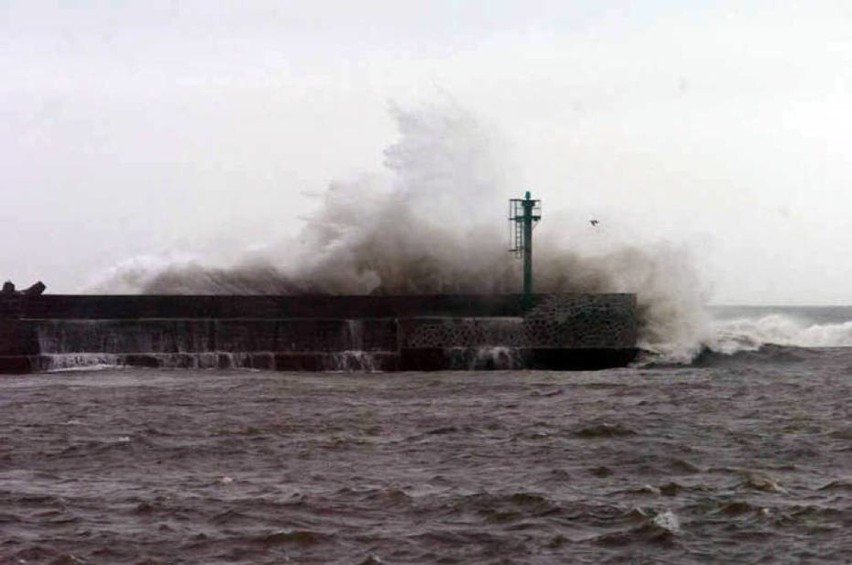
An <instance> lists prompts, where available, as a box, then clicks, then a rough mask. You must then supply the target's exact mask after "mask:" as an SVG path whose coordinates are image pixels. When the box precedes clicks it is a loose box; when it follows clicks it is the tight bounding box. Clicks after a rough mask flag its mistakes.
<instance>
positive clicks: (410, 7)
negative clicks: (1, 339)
mask: <svg viewBox="0 0 852 565" xmlns="http://www.w3.org/2000/svg"><path fill="white" fill-rule="evenodd" d="M0 34H2V35H0V37H2V40H0V73H2V80H0V101H2V105H0V108H2V120H0V128H2V129H0V133H2V135H0V155H2V159H3V161H2V163H3V166H2V169H0V171H2V172H0V175H2V176H0V186H2V194H3V196H4V198H3V204H2V206H0V238H2V241H3V242H4V245H3V246H2V248H0V265H2V266H3V273H2V274H1V275H2V276H4V277H8V278H11V279H13V280H14V281H16V282H17V283H18V284H19V285H26V284H30V283H31V282H33V281H34V280H36V279H42V280H44V281H45V282H46V283H47V284H48V287H49V289H50V290H51V291H53V292H63V291H64V292H73V291H76V290H79V289H80V288H81V287H82V286H83V285H85V284H86V283H87V282H88V281H90V280H91V278H92V276H93V274H94V273H97V272H99V271H102V270H103V269H106V268H108V267H110V266H112V265H114V264H116V263H118V262H120V261H122V260H125V259H127V258H129V257H133V256H138V255H146V254H158V253H159V254H162V253H164V252H168V253H177V254H179V253H181V252H183V251H197V250H210V249H215V250H216V253H218V254H219V255H222V256H227V255H228V254H233V255H237V254H239V252H240V251H241V250H242V249H244V248H245V247H246V246H250V245H254V244H257V243H262V242H264V241H268V240H270V239H272V238H275V237H278V236H280V235H282V234H286V233H294V232H295V231H296V230H297V229H298V227H299V225H300V220H299V218H300V217H301V216H304V215H305V214H307V213H308V212H309V211H310V210H311V208H312V207H313V206H315V201H314V200H312V199H310V198H308V197H306V196H305V193H311V192H314V193H317V192H322V191H323V190H324V189H325V187H326V186H327V185H328V183H329V182H330V181H332V180H334V179H339V178H346V177H351V176H352V175H357V174H359V173H361V172H370V171H375V170H377V169H380V168H381V166H382V161H383V155H382V150H383V148H384V147H386V146H387V145H388V144H389V143H392V142H393V140H394V139H395V135H396V134H395V131H394V123H393V121H392V119H391V116H390V115H389V112H388V105H389V102H391V101H392V102H394V103H398V104H402V105H405V104H417V103H422V102H429V101H430V100H433V99H436V98H441V97H451V98H452V99H453V100H455V101H457V102H458V103H459V104H461V105H462V106H465V107H467V108H470V109H471V110H473V111H474V112H475V113H476V114H477V115H478V116H479V117H480V118H482V119H483V120H485V121H486V122H487V123H488V124H489V125H491V126H493V128H494V130H495V131H498V132H499V134H500V135H502V137H503V139H504V141H505V143H506V144H507V146H508V147H509V149H510V152H511V155H512V159H513V162H514V164H515V165H516V166H515V169H517V171H518V173H517V174H518V178H517V186H518V189H519V192H521V191H522V190H523V189H525V188H526V187H532V188H533V190H534V191H535V192H536V194H537V195H538V196H540V197H541V198H542V199H543V200H544V202H545V205H546V209H547V210H558V209H565V210H570V211H572V213H574V214H575V215H578V216H583V217H586V216H588V217H592V216H594V217H598V218H600V219H601V221H602V222H607V223H617V224H619V225H626V226H629V228H630V230H631V231H633V232H635V233H636V234H637V237H639V238H644V239H647V240H648V241H654V240H665V241H669V242H672V243H674V244H676V245H682V246H685V247H687V248H689V249H690V250H691V251H692V253H693V254H694V256H695V257H696V263H697V268H698V269H699V270H700V272H701V274H702V277H703V278H704V279H705V282H706V284H707V285H708V286H709V287H710V288H711V289H712V295H711V299H712V300H713V301H715V302H745V303H847V304H848V303H852V284H850V283H852V261H850V260H849V258H848V257H849V253H848V249H850V247H852V223H850V221H849V219H848V218H849V215H850V210H852V160H850V148H852V3H848V2H844V1H837V2H817V1H811V2H783V1H775V2H759V1H753V2H749V1H739V2H709V1H692V2H676V1H674V0H671V1H664V0H649V1H645V2H642V1H634V2H629V1H612V2H603V1H599V0H584V1H574V2H565V1H538V2H536V1H530V0H527V1H523V2H521V1H517V2H509V1H489V2H486V1H467V2H463V1H455V2H452V1H437V0H433V1H429V2H401V1H360V2H343V1H339V2H334V1H330V0H326V1H317V0H314V1H311V2H286V1H280V2H262V1H253V2H213V1H198V2H181V1H172V2H108V1H102V2H95V1H92V2H86V1H76V2H70V1H69V2H51V3H48V2H37V1H20V2H12V1H2V0H0ZM546 220H547V218H545V220H544V221H543V222H542V226H541V228H540V229H542V230H543V229H545V226H546ZM548 229H556V227H549V228H548Z"/></svg>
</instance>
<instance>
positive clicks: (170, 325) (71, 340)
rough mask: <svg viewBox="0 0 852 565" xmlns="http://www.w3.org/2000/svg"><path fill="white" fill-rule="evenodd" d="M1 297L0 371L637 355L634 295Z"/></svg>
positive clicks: (580, 360) (594, 363) (425, 365)
mask: <svg viewBox="0 0 852 565" xmlns="http://www.w3.org/2000/svg"><path fill="white" fill-rule="evenodd" d="M14 301H15V302H14V303H12V302H10V301H9V300H8V299H7V300H5V301H0V372H5V373H25V372H32V371H45V370H51V369H64V368H69V367H75V366H86V365H94V364H112V365H141V366H146V367H187V368H201V367H248V368H258V369H274V370H311V371H323V370H383V371H393V370H443V369H500V368H503V369H518V368H543V369H587V368H603V367H612V366H619V365H624V364H626V363H629V362H630V361H631V360H632V359H633V357H634V356H635V353H636V349H635V347H636V333H637V327H638V320H637V314H636V302H635V297H634V296H633V295H628V294H596V295H540V296H536V299H535V307H534V308H533V309H532V310H531V311H530V312H527V313H526V315H524V313H523V310H522V307H521V298H520V296H517V295H498V296H478V295H451V296H384V297H382V296H66V295H44V296H37V297H26V298H24V297H14Z"/></svg>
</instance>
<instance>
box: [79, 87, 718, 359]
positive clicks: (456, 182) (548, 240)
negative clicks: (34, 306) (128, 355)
mask: <svg viewBox="0 0 852 565" xmlns="http://www.w3.org/2000/svg"><path fill="white" fill-rule="evenodd" d="M392 112H393V115H394V117H395V119H396V122H397V125H398V129H399V134H400V137H399V140H398V141H397V142H396V143H394V144H392V145H391V146H390V147H388V148H387V149H386V151H385V169H386V170H385V171H383V173H381V174H376V175H372V176H363V177H360V178H357V179H354V180H350V181H338V182H334V183H332V184H331V185H330V186H329V188H328V190H327V191H326V192H325V194H324V195H323V196H322V200H321V203H320V206H319V209H318V211H317V212H316V213H315V214H314V215H313V217H311V218H309V219H307V220H306V223H305V225H304V227H303V229H302V231H301V233H300V234H299V236H298V237H297V238H295V239H291V240H286V241H278V242H273V243H271V244H270V245H269V246H268V247H267V248H266V249H265V250H263V251H262V252H259V251H253V252H250V253H248V252H247V253H246V255H245V257H244V258H243V259H242V260H241V261H239V262H237V263H236V264H234V263H230V264H217V262H216V261H215V259H214V258H211V257H179V258H165V259H162V258H136V259H132V260H129V261H127V262H125V263H122V264H120V265H118V266H116V267H114V268H113V269H110V271H109V272H107V273H105V274H104V275H103V276H102V277H101V279H100V282H99V283H97V284H95V285H94V286H93V288H91V289H89V290H90V291H94V292H107V293H134V294H135V293H162V294H230V293H239V294H298V293H322V294H419V293H423V294H439V293H513V292H518V289H519V287H520V268H519V264H518V262H517V261H515V260H514V259H513V258H512V257H511V256H510V254H509V253H507V237H506V225H505V224H506V216H505V214H506V209H505V207H506V201H507V199H508V198H510V197H512V196H518V195H519V194H520V193H521V192H522V191H523V187H520V186H517V184H516V181H514V180H512V179H513V178H516V177H515V175H513V174H511V173H510V172H509V171H508V170H507V165H506V163H508V162H509V161H508V160H507V159H506V157H505V155H504V152H503V151H502V146H501V144H500V142H499V140H498V139H497V138H496V137H495V136H494V135H492V133H491V132H490V130H489V129H488V128H486V127H485V126H484V125H483V124H482V123H481V122H480V121H478V120H477V119H475V118H474V117H473V116H471V114H470V113H468V112H466V111H464V110H463V109H461V108H458V107H456V106H453V105H451V104H450V105H441V106H429V107H420V108H417V109H414V110H404V109H400V108H392ZM544 198H545V200H544V202H545V205H547V195H545V196H544ZM589 229H590V227H589V225H588V223H587V219H586V218H582V219H580V217H579V216H577V217H574V218H573V219H572V218H571V217H564V218H561V217H560V215H559V214H558V213H548V215H546V216H545V218H544V221H543V222H542V223H541V226H540V227H539V228H538V229H537V231H536V262H535V277H536V292H540V293H556V292H631V293H635V294H636V295H637V300H638V303H639V306H640V313H641V328H640V344H639V345H640V346H641V347H642V348H644V349H646V350H648V351H651V352H653V353H654V354H657V355H661V356H663V357H665V358H667V359H669V360H672V361H683V362H686V361H689V360H690V359H692V358H693V357H694V355H696V354H697V353H698V351H699V350H700V344H701V341H702V338H703V337H704V332H705V328H706V325H705V324H706V317H705V315H704V311H703V306H702V304H703V297H702V294H701V288H702V285H701V284H699V282H700V281H699V280H698V278H697V276H696V275H695V272H694V270H693V268H692V261H691V257H690V254H689V252H688V250H686V249H684V248H681V247H678V246H675V245H672V244H668V243H646V244H641V243H637V242H636V238H635V237H634V236H630V235H625V234H618V233H615V232H608V231H607V230H597V231H595V233H594V236H593V237H590V236H589ZM591 229H594V228H591Z"/></svg>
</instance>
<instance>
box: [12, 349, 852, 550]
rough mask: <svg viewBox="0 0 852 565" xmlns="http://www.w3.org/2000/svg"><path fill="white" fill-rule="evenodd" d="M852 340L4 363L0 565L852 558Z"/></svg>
mask: <svg viewBox="0 0 852 565" xmlns="http://www.w3.org/2000/svg"><path fill="white" fill-rule="evenodd" d="M850 375H852V349H850V348H835V349H798V348H789V347H788V348H781V347H766V348H764V349H763V350H762V351H760V352H747V353H741V354H737V355H734V356H724V355H716V354H707V355H704V356H703V357H702V358H701V359H699V361H698V362H697V365H696V366H693V367H685V368H659V369H635V368H634V369H621V370H613V371H603V372H596V373H545V372H502V373H500V372H497V373H487V374H486V373H432V374H429V373H418V374H415V373H409V374H386V375H381V374H373V375H371V374H286V373H285V374H281V373H262V372H261V373H258V372H222V371H195V372H189V371H155V370H142V369H126V370H116V369H110V370H104V371H90V372H66V373H56V374H49V375H40V376H26V377H11V378H4V379H3V380H0V429H2V440H0V562H3V563H6V562H8V563H80V562H82V563H182V562H184V563H186V562H199V563H230V562H243V563H281V562H287V561H290V562H293V563H305V562H315V563H329V562H330V563H380V562H381V563H557V562H588V563H598V562H625V561H629V562H635V563H645V562H667V563H690V562H718V563H730V562H762V563H777V562H824V563H841V562H848V561H849V559H850V557H849V556H850V555H852V419H850V406H852V402H850V389H852V378H851V377H850Z"/></svg>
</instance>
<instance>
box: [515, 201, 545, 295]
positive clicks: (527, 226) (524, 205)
mask: <svg viewBox="0 0 852 565" xmlns="http://www.w3.org/2000/svg"><path fill="white" fill-rule="evenodd" d="M539 220H541V200H532V198H531V195H530V191H529V190H528V191H527V193H526V195H525V197H524V198H523V199H521V198H512V199H511V200H509V225H510V230H511V242H510V248H509V251H510V252H511V253H514V254H515V255H516V256H519V257H522V258H523V260H524V291H523V306H524V311H527V310H529V309H530V308H532V296H533V276H532V274H533V272H532V254H533V247H532V232H533V227H534V226H535V224H537V223H538V221H539Z"/></svg>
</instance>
